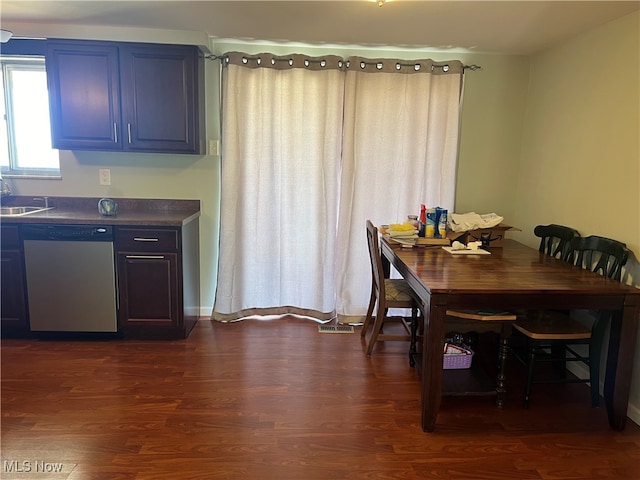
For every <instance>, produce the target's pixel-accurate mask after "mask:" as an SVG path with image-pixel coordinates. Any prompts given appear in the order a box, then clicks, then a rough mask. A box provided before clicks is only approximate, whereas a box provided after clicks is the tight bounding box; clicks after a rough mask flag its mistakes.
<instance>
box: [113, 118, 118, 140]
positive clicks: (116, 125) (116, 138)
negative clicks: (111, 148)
mask: <svg viewBox="0 0 640 480" xmlns="http://www.w3.org/2000/svg"><path fill="white" fill-rule="evenodd" d="M113 143H118V124H117V123H116V122H113Z"/></svg>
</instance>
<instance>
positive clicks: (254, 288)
mask: <svg viewBox="0 0 640 480" xmlns="http://www.w3.org/2000/svg"><path fill="white" fill-rule="evenodd" d="M227 62H228V63H227V65H226V66H225V67H224V69H223V79H222V80H223V102H222V105H223V107H222V108H223V112H222V119H223V120H222V142H221V143H222V177H221V189H222V191H221V218H220V254H219V255H220V258H219V273H218V288H217V291H216V301H215V307H214V314H213V318H215V319H218V320H235V319H237V318H241V317H243V316H248V315H252V314H261V315H270V314H283V313H297V314H303V315H309V316H313V317H317V318H321V319H330V318H331V317H333V316H334V315H335V291H336V286H335V271H334V270H335V261H334V255H335V251H336V244H335V239H336V225H337V215H338V200H339V190H338V181H339V168H340V152H341V148H342V111H343V98H344V93H343V92H344V74H343V73H342V72H341V70H340V66H341V65H342V61H341V59H339V58H337V57H323V58H322V59H312V58H311V59H310V58H306V57H302V56H299V55H294V56H292V57H287V58H286V59H282V58H276V57H274V56H272V55H268V54H261V55H259V56H257V57H249V56H246V55H243V54H239V53H230V54H228V55H227Z"/></svg>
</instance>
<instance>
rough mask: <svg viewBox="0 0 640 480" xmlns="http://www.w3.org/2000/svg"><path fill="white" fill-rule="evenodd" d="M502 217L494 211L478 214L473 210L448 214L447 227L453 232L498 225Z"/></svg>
mask: <svg viewBox="0 0 640 480" xmlns="http://www.w3.org/2000/svg"><path fill="white" fill-rule="evenodd" d="M502 220H504V217H501V216H500V215H497V214H495V213H485V214H484V215H478V214H477V213H475V212H469V213H451V214H449V229H450V230H451V231H453V232H467V231H469V230H475V229H477V228H491V227H495V226H496V225H499V224H500V223H501V222H502Z"/></svg>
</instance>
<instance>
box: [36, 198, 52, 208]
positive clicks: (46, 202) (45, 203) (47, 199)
mask: <svg viewBox="0 0 640 480" xmlns="http://www.w3.org/2000/svg"><path fill="white" fill-rule="evenodd" d="M33 199H34V200H42V201H43V202H44V208H49V197H33Z"/></svg>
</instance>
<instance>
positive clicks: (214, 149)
mask: <svg viewBox="0 0 640 480" xmlns="http://www.w3.org/2000/svg"><path fill="white" fill-rule="evenodd" d="M218 150H220V140H209V155H211V156H212V157H216V156H218V155H220V152H219V151H218Z"/></svg>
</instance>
